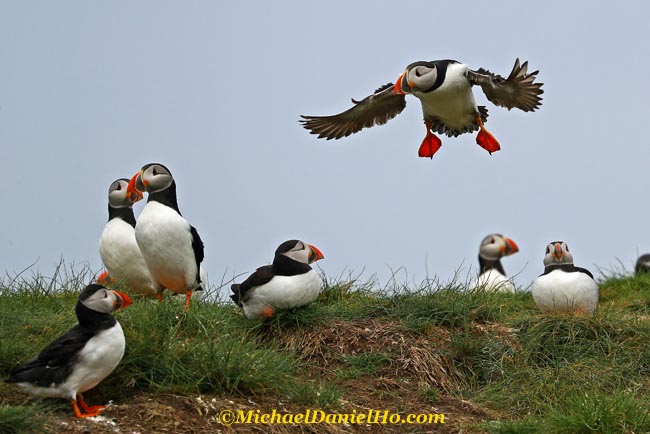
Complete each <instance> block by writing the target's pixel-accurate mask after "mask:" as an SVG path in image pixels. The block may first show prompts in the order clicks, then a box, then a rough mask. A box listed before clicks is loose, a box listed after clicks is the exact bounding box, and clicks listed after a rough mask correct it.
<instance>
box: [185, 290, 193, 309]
mask: <svg viewBox="0 0 650 434" xmlns="http://www.w3.org/2000/svg"><path fill="white" fill-rule="evenodd" d="M191 300H192V291H187V292H186V293H185V310H188V309H189V308H190V302H191Z"/></svg>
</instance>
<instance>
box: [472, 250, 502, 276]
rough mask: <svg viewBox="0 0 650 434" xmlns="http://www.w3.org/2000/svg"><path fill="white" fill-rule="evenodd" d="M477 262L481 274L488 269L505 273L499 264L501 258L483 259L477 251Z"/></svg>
mask: <svg viewBox="0 0 650 434" xmlns="http://www.w3.org/2000/svg"><path fill="white" fill-rule="evenodd" d="M478 264H479V268H480V271H479V274H483V273H485V272H486V271H489V270H497V271H498V272H499V273H501V274H503V275H504V276H505V275H506V271H505V270H504V269H503V265H502V264H501V259H485V258H484V257H482V256H481V254H480V253H479V255H478Z"/></svg>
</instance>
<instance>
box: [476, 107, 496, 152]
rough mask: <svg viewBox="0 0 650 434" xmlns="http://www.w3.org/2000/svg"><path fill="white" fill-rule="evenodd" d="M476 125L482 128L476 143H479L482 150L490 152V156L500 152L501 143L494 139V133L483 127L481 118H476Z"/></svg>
mask: <svg viewBox="0 0 650 434" xmlns="http://www.w3.org/2000/svg"><path fill="white" fill-rule="evenodd" d="M476 123H477V124H478V126H479V128H480V129H479V132H478V134H477V135H476V143H478V145H479V146H480V147H481V148H483V149H485V150H486V151H488V152H489V153H490V155H492V153H493V152H496V151H498V150H500V149H501V145H499V142H498V141H497V139H495V138H494V136H493V135H492V133H491V132H489V131H488V130H487V129H486V128H485V127H484V126H483V121H482V120H481V117H480V116H477V117H476Z"/></svg>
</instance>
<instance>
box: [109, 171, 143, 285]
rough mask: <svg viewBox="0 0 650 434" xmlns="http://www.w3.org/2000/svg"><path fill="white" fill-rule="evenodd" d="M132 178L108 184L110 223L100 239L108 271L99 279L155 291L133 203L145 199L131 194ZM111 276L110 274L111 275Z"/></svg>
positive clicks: (138, 193) (140, 194) (139, 193)
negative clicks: (138, 239) (137, 235)
mask: <svg viewBox="0 0 650 434" xmlns="http://www.w3.org/2000/svg"><path fill="white" fill-rule="evenodd" d="M128 185H129V179H127V178H120V179H117V180H115V181H114V182H113V183H112V184H111V185H110V187H109V188H108V223H106V226H105V227H104V230H103V232H102V236H101V237H100V239H99V256H101V258H102V262H103V263H104V266H105V267H106V270H107V271H108V274H104V273H102V274H101V275H100V276H99V278H98V279H97V281H98V282H99V283H101V284H103V285H106V284H107V283H113V282H115V283H118V284H122V285H124V286H125V287H127V288H129V289H131V290H133V291H134V292H137V293H140V294H144V295H155V294H156V289H155V288H154V284H153V281H152V280H151V274H149V269H148V268H147V264H146V263H145V262H144V258H143V257H142V253H141V252H140V247H138V243H137V242H136V240H135V225H136V222H135V215H134V214H133V208H132V206H133V204H134V203H135V202H137V201H138V200H140V199H142V193H141V192H139V191H136V194H135V195H134V196H133V198H132V197H131V195H130V194H127V188H128ZM109 276H110V277H109Z"/></svg>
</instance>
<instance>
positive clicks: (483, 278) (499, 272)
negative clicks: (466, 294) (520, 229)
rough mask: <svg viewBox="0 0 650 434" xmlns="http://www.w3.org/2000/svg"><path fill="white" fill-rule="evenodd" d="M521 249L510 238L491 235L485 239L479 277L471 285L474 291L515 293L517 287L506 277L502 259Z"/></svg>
mask: <svg viewBox="0 0 650 434" xmlns="http://www.w3.org/2000/svg"><path fill="white" fill-rule="evenodd" d="M518 251H519V247H518V246H517V244H516V243H515V242H514V241H512V240H511V239H510V238H507V237H504V236H503V235H501V234H490V235H488V236H486V237H485V238H483V241H481V246H480V247H479V251H478V264H479V273H480V274H479V276H478V278H477V279H476V281H474V282H473V283H472V285H471V287H472V288H474V289H480V290H486V291H498V292H510V293H513V294H514V293H515V291H516V289H515V285H514V284H513V283H512V281H511V280H509V279H508V278H507V277H506V272H505V270H504V269H503V265H501V258H503V257H504V256H510V255H512V254H513V253H517V252H518Z"/></svg>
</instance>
